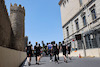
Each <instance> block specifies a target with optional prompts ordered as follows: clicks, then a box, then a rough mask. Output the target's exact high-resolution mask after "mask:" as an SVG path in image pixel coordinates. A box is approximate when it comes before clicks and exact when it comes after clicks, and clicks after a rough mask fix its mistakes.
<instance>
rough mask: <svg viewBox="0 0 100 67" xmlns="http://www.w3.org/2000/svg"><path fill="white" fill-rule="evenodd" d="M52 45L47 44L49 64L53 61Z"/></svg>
mask: <svg viewBox="0 0 100 67" xmlns="http://www.w3.org/2000/svg"><path fill="white" fill-rule="evenodd" d="M52 49H53V48H52V44H50V43H47V50H48V54H49V55H50V62H51V61H53V60H52Z"/></svg>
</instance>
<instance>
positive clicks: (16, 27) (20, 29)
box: [10, 3, 25, 51]
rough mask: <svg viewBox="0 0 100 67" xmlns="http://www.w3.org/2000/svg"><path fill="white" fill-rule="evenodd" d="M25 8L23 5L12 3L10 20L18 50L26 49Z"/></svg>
mask: <svg viewBox="0 0 100 67" xmlns="http://www.w3.org/2000/svg"><path fill="white" fill-rule="evenodd" d="M24 20H25V9H24V7H22V6H21V5H19V6H17V4H16V3H15V4H14V5H12V4H10V21H11V26H12V30H13V33H14V45H15V48H16V49H17V50H22V51H23V50H24V43H25V42H24V32H25V31H24V29H25V28H24V26H25V24H24Z"/></svg>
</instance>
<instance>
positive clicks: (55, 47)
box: [53, 41, 58, 63]
mask: <svg viewBox="0 0 100 67" xmlns="http://www.w3.org/2000/svg"><path fill="white" fill-rule="evenodd" d="M53 53H54V56H55V62H57V63H58V59H57V44H55V41H54V42H53Z"/></svg>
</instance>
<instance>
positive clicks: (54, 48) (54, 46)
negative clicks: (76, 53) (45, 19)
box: [53, 44, 57, 52]
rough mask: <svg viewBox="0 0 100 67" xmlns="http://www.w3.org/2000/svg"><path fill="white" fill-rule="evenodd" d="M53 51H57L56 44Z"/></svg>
mask: <svg viewBox="0 0 100 67" xmlns="http://www.w3.org/2000/svg"><path fill="white" fill-rule="evenodd" d="M53 51H54V52H55V51H57V45H56V44H54V45H53Z"/></svg>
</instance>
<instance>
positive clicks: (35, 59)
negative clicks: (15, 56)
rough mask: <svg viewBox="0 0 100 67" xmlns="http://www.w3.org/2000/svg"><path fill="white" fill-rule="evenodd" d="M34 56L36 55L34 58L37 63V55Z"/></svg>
mask: <svg viewBox="0 0 100 67" xmlns="http://www.w3.org/2000/svg"><path fill="white" fill-rule="evenodd" d="M35 57H36V58H35V60H36V63H37V55H36V56H35Z"/></svg>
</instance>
